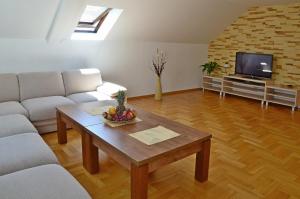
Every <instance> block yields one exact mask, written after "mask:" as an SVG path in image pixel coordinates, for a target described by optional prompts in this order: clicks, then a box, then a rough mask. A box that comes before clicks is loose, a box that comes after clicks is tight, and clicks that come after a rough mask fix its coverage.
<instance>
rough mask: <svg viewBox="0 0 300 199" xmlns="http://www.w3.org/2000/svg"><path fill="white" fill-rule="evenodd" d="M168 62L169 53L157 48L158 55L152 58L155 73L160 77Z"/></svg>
mask: <svg viewBox="0 0 300 199" xmlns="http://www.w3.org/2000/svg"><path fill="white" fill-rule="evenodd" d="M166 63H167V55H166V53H164V52H163V51H159V50H158V49H157V51H156V55H155V56H153V59H152V65H153V71H154V72H155V74H156V75H157V76H158V77H160V76H161V74H162V72H163V71H164V69H165V65H166Z"/></svg>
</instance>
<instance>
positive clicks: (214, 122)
mask: <svg viewBox="0 0 300 199" xmlns="http://www.w3.org/2000/svg"><path fill="white" fill-rule="evenodd" d="M130 103H131V104H135V105H137V106H139V107H141V108H143V109H145V110H148V111H152V112H154V113H157V114H159V115H163V116H166V117H169V118H171V119H173V120H176V121H178V122H181V123H184V124H186V125H189V126H192V127H194V128H197V129H199V130H204V131H207V132H210V133H212V134H213V140H212V150H211V164H210V174H209V180H208V182H206V183H198V182H196V181H195V180H194V178H193V175H194V157H193V156H192V157H188V158H186V159H184V160H181V161H178V162H176V163H174V164H171V165H169V166H166V167H164V168H162V169H160V170H158V171H156V172H154V173H153V174H151V176H150V185H149V198H150V199H194V198H195V199H200V198H213V199H223V198H241V199H247V198H268V199H274V198H279V199H285V198H300V111H298V112H297V111H296V112H295V113H292V112H291V111H290V109H289V108H286V107H280V106H270V107H269V109H268V110H265V109H261V107H260V102H257V101H252V100H247V99H243V98H237V97H232V96H227V97H226V99H219V97H218V94H216V93H211V92H205V93H204V94H203V93H202V92H201V91H192V92H187V93H180V94H173V95H168V96H165V97H164V100H163V102H156V101H154V100H153V99H152V97H149V98H143V99H136V100H131V101H130ZM43 138H44V139H45V141H46V142H47V143H48V144H49V145H50V146H51V148H52V149H53V150H54V152H55V153H56V155H57V156H58V158H59V160H60V161H61V163H62V165H63V166H64V167H65V168H67V169H68V170H69V171H70V172H71V173H72V174H73V176H75V178H77V179H78V180H79V181H80V183H81V184H82V185H83V186H84V187H85V188H86V189H87V190H88V191H89V193H90V194H91V195H92V197H93V198H95V199H127V198H130V192H129V190H130V183H129V182H130V179H129V173H128V171H127V170H125V169H123V168H122V167H121V166H119V165H118V164H117V163H116V162H114V161H113V160H111V159H110V158H109V157H107V156H106V155H105V154H104V153H100V167H101V172H100V173H99V174H97V175H89V174H88V173H87V172H86V171H85V170H84V169H83V167H82V162H81V145H80V136H79V134H78V133H76V132H75V131H70V132H69V142H68V144H67V145H58V144H57V139H56V134H54V133H53V134H48V135H44V136H43Z"/></svg>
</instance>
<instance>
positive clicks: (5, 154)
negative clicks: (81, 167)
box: [0, 133, 58, 175]
mask: <svg viewBox="0 0 300 199" xmlns="http://www.w3.org/2000/svg"><path fill="white" fill-rule="evenodd" d="M57 163H58V161H57V159H56V157H55V155H54V154H53V152H52V151H51V149H50V148H49V147H48V145H47V144H46V143H45V142H44V141H43V139H42V138H41V136H40V135H39V134H37V133H24V134H20V135H13V136H9V137H3V138H0V175H5V174H8V173H12V172H15V171H19V170H23V169H28V168H31V167H36V166H40V165H45V164H57Z"/></svg>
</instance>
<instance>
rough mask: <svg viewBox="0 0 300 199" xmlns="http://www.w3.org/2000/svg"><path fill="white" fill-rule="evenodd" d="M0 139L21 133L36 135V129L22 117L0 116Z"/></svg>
mask: <svg viewBox="0 0 300 199" xmlns="http://www.w3.org/2000/svg"><path fill="white" fill-rule="evenodd" d="M0 127H1V128H0V138H1V137H7V136H11V135H18V134H22V133H32V132H35V133H37V130H36V128H34V126H33V125H32V124H31V122H30V121H29V120H28V119H27V118H26V117H25V116H24V115H5V116H0Z"/></svg>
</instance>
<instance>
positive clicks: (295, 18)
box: [208, 3, 300, 86]
mask: <svg viewBox="0 0 300 199" xmlns="http://www.w3.org/2000/svg"><path fill="white" fill-rule="evenodd" d="M238 51H241V52H254V53H266V54H273V55H274V60H273V77H272V79H273V80H274V82H275V83H278V84H286V85H287V84H292V85H297V86H300V3H296V4H289V5H278V6H266V7H254V8H251V9H249V10H248V11H247V12H246V13H245V14H243V15H242V16H241V17H239V18H238V19H237V20H236V21H235V22H234V23H232V24H231V25H230V26H229V27H227V28H226V29H225V30H224V32H223V33H222V34H221V35H219V37H217V38H216V39H215V40H213V41H211V42H210V44H209V50H208V59H209V60H210V61H216V62H217V63H219V64H220V65H221V66H223V65H224V64H225V63H228V64H229V65H230V68H229V69H227V70H226V71H225V69H224V68H220V69H218V70H216V71H215V72H214V73H215V75H224V74H225V73H227V74H233V73H234V65H235V54H236V52H238Z"/></svg>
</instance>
